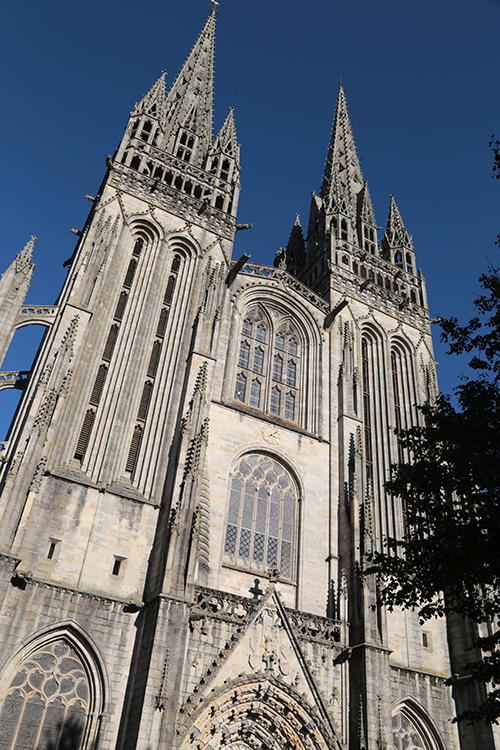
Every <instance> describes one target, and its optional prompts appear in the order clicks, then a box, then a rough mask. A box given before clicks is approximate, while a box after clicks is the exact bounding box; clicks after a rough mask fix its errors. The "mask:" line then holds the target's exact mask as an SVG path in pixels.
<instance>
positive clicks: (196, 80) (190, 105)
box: [165, 8, 216, 155]
mask: <svg viewBox="0 0 500 750" xmlns="http://www.w3.org/2000/svg"><path fill="white" fill-rule="evenodd" d="M215 19H216V10H215V8H214V9H213V10H212V12H211V13H210V15H209V17H208V19H207V22H206V23H205V26H204V27H203V29H202V31H201V33H200V35H199V37H198V39H197V40H196V43H195V45H194V47H193V49H192V50H191V53H190V55H189V57H188V58H187V60H186V62H185V63H184V65H183V66H182V68H181V71H180V73H179V75H178V76H177V78H176V79H175V81H174V83H173V85H172V88H171V89H170V91H169V92H168V94H167V99H166V113H165V128H166V131H167V134H168V144H169V146H170V148H169V150H173V148H174V145H175V139H176V136H177V132H178V130H179V128H185V129H186V130H188V131H189V132H190V133H192V134H193V135H195V136H196V137H197V138H198V149H197V151H198V154H203V155H206V154H207V152H208V149H209V147H210V143H211V140H212V95H213V72H214V50H215Z"/></svg>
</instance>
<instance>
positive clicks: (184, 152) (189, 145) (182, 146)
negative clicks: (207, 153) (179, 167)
mask: <svg viewBox="0 0 500 750" xmlns="http://www.w3.org/2000/svg"><path fill="white" fill-rule="evenodd" d="M194 147H195V137H194V135H192V134H191V133H189V132H188V131H186V130H182V131H181V132H180V133H179V138H178V141H177V150H176V154H175V155H176V156H177V158H178V159H183V160H184V161H187V162H190V161H191V157H192V156H193V149H194Z"/></svg>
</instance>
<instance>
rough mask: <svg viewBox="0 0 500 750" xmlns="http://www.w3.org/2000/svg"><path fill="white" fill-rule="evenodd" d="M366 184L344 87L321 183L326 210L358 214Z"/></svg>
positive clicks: (349, 214)
mask: <svg viewBox="0 0 500 750" xmlns="http://www.w3.org/2000/svg"><path fill="white" fill-rule="evenodd" d="M362 187H363V174H362V172H361V167H360V164H359V159H358V154H357V152H356V145H355V143H354V136H353V133H352V127H351V121H350V119H349V113H348V111H347V103H346V98H345V94H344V89H343V88H342V86H341V87H340V89H339V95H338V98H337V109H336V112H335V119H334V121H333V127H332V135H331V139H330V146H329V148H328V154H327V157H326V165H325V174H324V177H323V184H322V186H321V198H322V199H323V203H324V206H325V209H326V211H338V212H339V213H343V214H345V215H347V216H349V217H354V216H355V215H356V201H357V195H358V193H359V191H360V190H361V188H362Z"/></svg>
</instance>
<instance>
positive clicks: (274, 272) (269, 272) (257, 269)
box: [232, 260, 330, 313]
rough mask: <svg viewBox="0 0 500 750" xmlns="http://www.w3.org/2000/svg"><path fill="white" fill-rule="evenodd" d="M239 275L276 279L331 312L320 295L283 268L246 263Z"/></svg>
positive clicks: (325, 310)
mask: <svg viewBox="0 0 500 750" xmlns="http://www.w3.org/2000/svg"><path fill="white" fill-rule="evenodd" d="M235 263H236V261H235V260H234V261H232V265H234V264H235ZM239 273H240V274H246V275H248V276H259V277H260V278H264V279H276V281H281V282H283V283H284V284H285V286H287V287H289V288H290V289H293V290H294V291H296V292H298V293H299V294H300V295H302V297H305V298H306V299H308V300H309V301H310V302H312V303H313V304H314V305H316V306H317V307H319V308H320V309H321V310H323V312H325V313H328V312H330V308H329V307H328V303H327V302H326V301H325V300H324V299H323V298H322V297H320V296H319V294H316V292H313V291H312V289H309V287H307V286H306V285H305V284H303V283H302V282H301V281H299V280H298V279H296V278H295V276H292V274H291V273H288V271H285V269H283V268H274V266H261V265H260V264H258V263H245V265H244V266H243V268H242V269H241V271H239Z"/></svg>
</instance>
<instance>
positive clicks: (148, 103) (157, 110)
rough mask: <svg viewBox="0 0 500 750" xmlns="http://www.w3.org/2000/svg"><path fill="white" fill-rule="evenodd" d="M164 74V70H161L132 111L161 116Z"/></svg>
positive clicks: (163, 101) (163, 97)
mask: <svg viewBox="0 0 500 750" xmlns="http://www.w3.org/2000/svg"><path fill="white" fill-rule="evenodd" d="M165 76H166V71H165V70H163V71H162V73H161V76H160V77H159V78H158V80H157V81H156V83H154V84H153V85H152V86H151V88H150V89H149V91H148V93H147V94H145V95H144V96H143V98H142V99H141V101H140V102H139V103H138V104H136V105H135V108H134V111H136V112H146V113H147V114H150V115H152V116H153V117H159V118H160V117H161V115H162V114H163V108H164V105H165Z"/></svg>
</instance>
